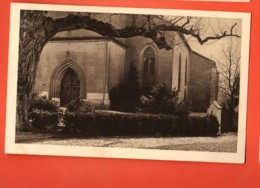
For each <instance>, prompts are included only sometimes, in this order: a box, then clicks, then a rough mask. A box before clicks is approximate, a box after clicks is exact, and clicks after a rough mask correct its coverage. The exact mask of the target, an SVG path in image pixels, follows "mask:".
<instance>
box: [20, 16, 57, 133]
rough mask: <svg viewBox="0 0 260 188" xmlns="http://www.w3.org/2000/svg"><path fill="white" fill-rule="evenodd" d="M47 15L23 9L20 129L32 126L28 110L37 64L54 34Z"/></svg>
mask: <svg viewBox="0 0 260 188" xmlns="http://www.w3.org/2000/svg"><path fill="white" fill-rule="evenodd" d="M46 15H47V13H46V12H44V11H21V23H20V43H19V62H18V73H19V74H18V83H17V84H18V88H17V118H16V120H17V124H16V128H17V130H20V131H26V130H28V129H30V128H31V127H30V124H29V118H28V110H29V105H30V101H31V99H32V94H33V87H34V84H35V77H36V71H37V65H38V62H39V59H40V55H41V52H42V50H43V47H44V46H45V44H46V43H47V42H48V40H49V38H50V37H51V36H53V34H54V27H51V25H50V24H49V22H47V21H46ZM47 20H48V19H47Z"/></svg>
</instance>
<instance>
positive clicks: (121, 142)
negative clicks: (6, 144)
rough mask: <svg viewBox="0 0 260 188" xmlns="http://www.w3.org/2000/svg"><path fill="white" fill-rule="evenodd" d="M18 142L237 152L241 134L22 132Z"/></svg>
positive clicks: (18, 135)
mask: <svg viewBox="0 0 260 188" xmlns="http://www.w3.org/2000/svg"><path fill="white" fill-rule="evenodd" d="M16 143H23V144H45V145H70V146H93V147H117V148H142V149H159V150H184V151H210V152H234V153H235V152H236V151H237V135H236V134H235V133H228V134H222V135H220V136H217V137H96V138H82V137H67V136H64V135H60V134H53V133H52V134H51V133H30V132H18V133H17V134H16Z"/></svg>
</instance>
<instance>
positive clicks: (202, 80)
mask: <svg viewBox="0 0 260 188" xmlns="http://www.w3.org/2000/svg"><path fill="white" fill-rule="evenodd" d="M190 69H191V71H190V83H189V99H190V101H191V102H192V110H193V111H204V112H206V111H207V108H208V107H209V105H210V103H211V102H212V101H213V100H215V99H216V98H217V96H216V95H215V96H211V93H216V92H217V91H214V90H215V89H216V88H217V87H216V86H214V85H213V79H216V78H215V77H214V75H216V74H215V73H216V72H215V70H216V65H215V62H214V61H212V60H210V59H207V58H205V57H203V56H201V55H200V54H198V53H196V52H192V53H191V63H190ZM214 82H215V81H214ZM216 84H217V83H216ZM212 97H213V98H212Z"/></svg>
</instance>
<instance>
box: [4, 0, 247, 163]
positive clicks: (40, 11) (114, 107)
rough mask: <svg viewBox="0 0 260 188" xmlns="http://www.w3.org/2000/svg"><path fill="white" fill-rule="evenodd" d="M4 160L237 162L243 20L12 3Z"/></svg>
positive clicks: (242, 108)
mask: <svg viewBox="0 0 260 188" xmlns="http://www.w3.org/2000/svg"><path fill="white" fill-rule="evenodd" d="M10 26H11V28H10V47H9V68H8V93H7V120H6V148H5V151H6V153H13V154H36V155H58V156H84V157H109V158H130V159H152V160H180V161H202V162H227V163H244V159H245V136H246V132H245V131H246V112H247V85H248V66H249V35H250V14H249V13H234V12H210V11H189V10H170V9H165V10H163V9H138V8H135V9H133V8H115V7H86V6H85V7H84V6H64V5H43V4H22V3H21V4H20V3H13V4H12V7H11V23H10Z"/></svg>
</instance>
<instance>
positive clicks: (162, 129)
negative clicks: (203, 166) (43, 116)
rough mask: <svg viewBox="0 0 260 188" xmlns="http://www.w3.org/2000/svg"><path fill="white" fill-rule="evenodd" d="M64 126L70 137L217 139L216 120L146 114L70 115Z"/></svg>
mask: <svg viewBox="0 0 260 188" xmlns="http://www.w3.org/2000/svg"><path fill="white" fill-rule="evenodd" d="M64 124H65V125H66V129H67V131H68V132H70V133H80V134H83V135H86V136H131V135H133V136H138V135H140V136H157V135H159V136H214V135H216V134H217V133H218V126H219V125H218V122H217V120H216V118H214V117H203V118H202V117H176V116H171V115H163V114H159V115H154V114H142V113H110V112H105V111H102V112H88V113H77V112H67V113H65V115H64Z"/></svg>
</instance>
